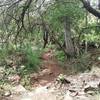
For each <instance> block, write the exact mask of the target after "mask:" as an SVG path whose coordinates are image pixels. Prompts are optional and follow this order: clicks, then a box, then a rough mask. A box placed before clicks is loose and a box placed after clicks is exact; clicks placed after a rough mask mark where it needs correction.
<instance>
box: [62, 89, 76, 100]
mask: <svg viewBox="0 0 100 100" xmlns="http://www.w3.org/2000/svg"><path fill="white" fill-rule="evenodd" d="M64 100H74V99H73V98H72V97H71V96H70V92H69V91H68V92H67V94H66V95H65V96H64Z"/></svg>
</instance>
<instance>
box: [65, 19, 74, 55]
mask: <svg viewBox="0 0 100 100" xmlns="http://www.w3.org/2000/svg"><path fill="white" fill-rule="evenodd" d="M64 31H65V32H64V38H65V50H66V53H67V54H68V55H69V56H75V48H74V44H73V41H72V39H71V30H70V19H69V18H67V17H64Z"/></svg>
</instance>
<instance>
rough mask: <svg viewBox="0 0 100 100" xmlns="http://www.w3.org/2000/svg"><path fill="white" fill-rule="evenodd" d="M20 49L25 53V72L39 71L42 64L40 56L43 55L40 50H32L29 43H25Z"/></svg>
mask: <svg viewBox="0 0 100 100" xmlns="http://www.w3.org/2000/svg"><path fill="white" fill-rule="evenodd" d="M33 48H35V47H33ZM18 51H20V52H22V53H23V54H25V57H24V62H23V64H24V65H25V69H24V71H25V72H27V71H29V72H32V71H37V70H38V68H39V64H40V59H39V56H40V55H41V53H40V51H39V50H38V49H36V50H32V47H31V45H29V44H28V45H24V46H23V47H22V48H20V49H19V50H18Z"/></svg>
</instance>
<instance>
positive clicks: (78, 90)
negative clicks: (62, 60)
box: [0, 51, 100, 100]
mask: <svg viewBox="0 0 100 100" xmlns="http://www.w3.org/2000/svg"><path fill="white" fill-rule="evenodd" d="M94 52H95V51H94ZM94 52H93V51H92V56H91V59H90V60H91V62H92V64H93V65H91V66H93V68H92V69H91V71H87V72H84V73H77V74H74V75H67V74H66V71H65V69H63V68H62V67H60V65H59V63H58V61H57V60H56V59H55V57H54V56H53V53H52V51H48V52H46V53H44V54H43V56H42V61H43V63H42V66H41V70H40V71H39V72H38V73H33V74H32V75H31V84H32V86H33V90H32V91H30V90H27V89H25V88H24V87H23V86H22V85H20V84H17V85H16V86H14V87H13V86H12V87H11V88H10V90H7V91H5V92H4V93H3V95H2V97H1V98H0V100H100V68H99V66H100V60H98V59H97V57H100V52H97V54H94ZM93 61H94V62H95V63H94V62H93ZM66 66H69V63H68V64H67V65H66Z"/></svg>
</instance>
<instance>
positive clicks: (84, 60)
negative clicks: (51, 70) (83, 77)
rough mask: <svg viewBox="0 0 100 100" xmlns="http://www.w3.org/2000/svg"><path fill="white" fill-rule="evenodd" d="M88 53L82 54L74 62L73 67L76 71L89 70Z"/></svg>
mask: <svg viewBox="0 0 100 100" xmlns="http://www.w3.org/2000/svg"><path fill="white" fill-rule="evenodd" d="M89 64H90V55H89V54H87V53H86V54H85V53H84V54H82V55H80V56H79V57H77V59H76V60H75V62H74V65H73V67H74V69H75V70H76V72H84V71H86V70H90V67H91V66H90V65H89Z"/></svg>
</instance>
